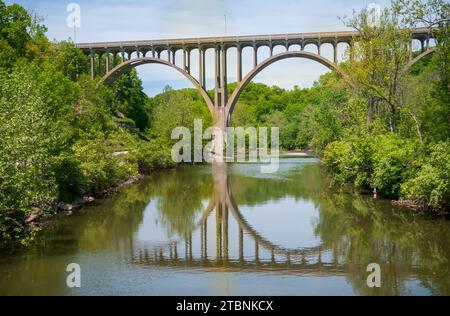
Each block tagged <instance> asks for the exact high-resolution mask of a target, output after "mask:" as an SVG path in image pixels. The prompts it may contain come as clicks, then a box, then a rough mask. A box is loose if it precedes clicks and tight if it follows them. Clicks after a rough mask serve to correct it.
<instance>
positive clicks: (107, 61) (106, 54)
mask: <svg viewBox="0 0 450 316" xmlns="http://www.w3.org/2000/svg"><path fill="white" fill-rule="evenodd" d="M105 60H106V73H108V72H109V49H106V53H105Z"/></svg>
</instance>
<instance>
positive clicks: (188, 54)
mask: <svg viewBox="0 0 450 316" xmlns="http://www.w3.org/2000/svg"><path fill="white" fill-rule="evenodd" d="M186 67H187V69H186V71H187V72H188V74H190V73H191V50H190V49H187V50H186Z"/></svg>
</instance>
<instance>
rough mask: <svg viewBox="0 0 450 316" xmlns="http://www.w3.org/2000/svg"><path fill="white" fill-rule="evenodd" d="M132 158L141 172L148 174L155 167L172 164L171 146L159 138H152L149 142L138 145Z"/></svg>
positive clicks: (166, 166)
mask: <svg viewBox="0 0 450 316" xmlns="http://www.w3.org/2000/svg"><path fill="white" fill-rule="evenodd" d="M134 159H135V160H136V162H137V165H138V170H139V173H141V174H149V173H151V172H152V171H154V170H157V169H161V168H171V167H173V166H174V162H173V160H172V158H171V147H169V146H168V145H167V144H165V143H164V142H163V141H161V140H160V139H159V140H153V141H151V142H150V143H142V144H141V145H140V146H139V147H138V150H137V151H136V153H135V157H134Z"/></svg>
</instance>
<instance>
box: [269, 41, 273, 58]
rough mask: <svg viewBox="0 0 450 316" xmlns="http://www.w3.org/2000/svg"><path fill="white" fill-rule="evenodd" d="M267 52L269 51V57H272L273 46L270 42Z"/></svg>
mask: <svg viewBox="0 0 450 316" xmlns="http://www.w3.org/2000/svg"><path fill="white" fill-rule="evenodd" d="M269 50H270V57H272V56H273V45H272V42H270V44H269Z"/></svg>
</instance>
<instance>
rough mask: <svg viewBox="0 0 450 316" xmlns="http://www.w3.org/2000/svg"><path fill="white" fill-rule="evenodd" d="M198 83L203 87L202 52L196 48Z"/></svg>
mask: <svg viewBox="0 0 450 316" xmlns="http://www.w3.org/2000/svg"><path fill="white" fill-rule="evenodd" d="M198 82H199V83H200V85H201V86H203V50H202V48H201V47H200V46H199V47H198Z"/></svg>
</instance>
